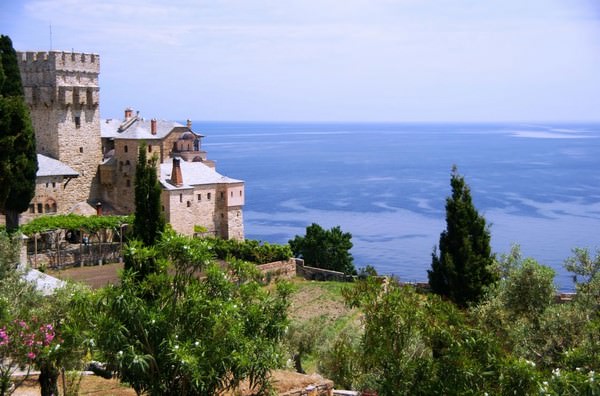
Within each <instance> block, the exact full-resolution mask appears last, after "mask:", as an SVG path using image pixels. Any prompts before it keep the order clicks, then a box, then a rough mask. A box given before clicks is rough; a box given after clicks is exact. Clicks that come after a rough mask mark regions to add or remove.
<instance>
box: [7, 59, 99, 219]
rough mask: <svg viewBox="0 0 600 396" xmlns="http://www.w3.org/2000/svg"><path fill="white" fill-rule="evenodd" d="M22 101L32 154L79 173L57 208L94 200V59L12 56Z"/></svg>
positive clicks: (96, 69) (96, 151)
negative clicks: (29, 126) (28, 114)
mask: <svg viewBox="0 0 600 396" xmlns="http://www.w3.org/2000/svg"><path fill="white" fill-rule="evenodd" d="M18 57H19V69H20V72H21V78H22V80H23V88H24V91H25V99H26V102H27V104H28V106H29V108H30V111H31V118H32V123H33V127H34V130H35V133H36V140H37V151H38V152H39V153H41V154H45V155H48V156H50V157H52V158H55V159H58V160H60V161H62V162H64V163H66V164H67V165H69V166H70V167H71V168H73V169H74V170H76V171H77V172H78V173H79V177H78V178H76V179H73V180H72V181H71V183H72V187H73V190H72V194H68V195H66V196H65V198H64V201H63V204H64V205H65V206H66V207H69V208H72V207H73V206H74V205H75V204H77V203H79V202H84V201H88V202H91V203H93V201H94V200H96V199H97V198H98V194H99V190H98V178H97V169H98V164H99V163H100V161H101V159H102V152H101V144H100V114H99V87H98V74H99V72H100V58H99V56H98V55H95V54H80V53H64V52H58V51H52V52H38V53H33V52H27V53H22V52H19V53H18Z"/></svg>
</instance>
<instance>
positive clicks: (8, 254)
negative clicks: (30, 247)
mask: <svg viewBox="0 0 600 396" xmlns="http://www.w3.org/2000/svg"><path fill="white" fill-rule="evenodd" d="M20 239H21V238H20V235H18V234H16V233H15V234H8V233H7V232H6V231H5V230H0V280H2V279H4V278H6V277H7V276H8V275H9V274H10V273H11V272H13V271H14V270H15V268H16V266H17V263H18V261H19V251H20V246H21V241H20Z"/></svg>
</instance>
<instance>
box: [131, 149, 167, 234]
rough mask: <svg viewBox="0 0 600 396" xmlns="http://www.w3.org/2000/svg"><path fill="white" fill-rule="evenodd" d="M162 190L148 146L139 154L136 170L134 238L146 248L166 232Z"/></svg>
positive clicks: (154, 161)
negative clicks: (161, 203) (161, 199)
mask: <svg viewBox="0 0 600 396" xmlns="http://www.w3.org/2000/svg"><path fill="white" fill-rule="evenodd" d="M161 192H162V189H161V187H160V184H159V182H158V176H157V174H156V157H153V158H151V159H150V161H148V159H147V157H146V144H145V143H142V144H141V145H140V148H139V152H138V162H137V165H136V169H135V220H134V223H133V233H134V236H135V237H136V238H137V239H139V240H140V241H142V242H143V243H144V244H145V245H146V246H152V245H154V244H155V243H156V241H157V240H158V238H159V236H160V233H161V232H162V231H164V228H165V220H164V218H163V216H162V214H161V207H160V195H161Z"/></svg>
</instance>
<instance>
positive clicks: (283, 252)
mask: <svg viewBox="0 0 600 396" xmlns="http://www.w3.org/2000/svg"><path fill="white" fill-rule="evenodd" d="M206 241H207V242H208V243H209V244H210V246H211V248H212V249H213V251H214V253H215V255H216V257H217V258H219V259H221V260H226V259H228V258H230V257H232V258H237V259H240V260H244V261H249V262H252V263H255V264H266V263H272V262H274V261H281V260H288V259H289V258H290V257H292V256H293V253H292V251H291V249H290V247H289V245H277V244H270V243H268V242H261V241H256V240H252V239H246V240H243V241H238V240H235V239H221V238H206Z"/></svg>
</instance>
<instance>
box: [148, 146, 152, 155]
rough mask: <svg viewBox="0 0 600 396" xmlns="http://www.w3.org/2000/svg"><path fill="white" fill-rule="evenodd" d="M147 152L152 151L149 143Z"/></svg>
mask: <svg viewBox="0 0 600 396" xmlns="http://www.w3.org/2000/svg"><path fill="white" fill-rule="evenodd" d="M148 152H149V153H151V152H152V145H151V144H149V145H148Z"/></svg>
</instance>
